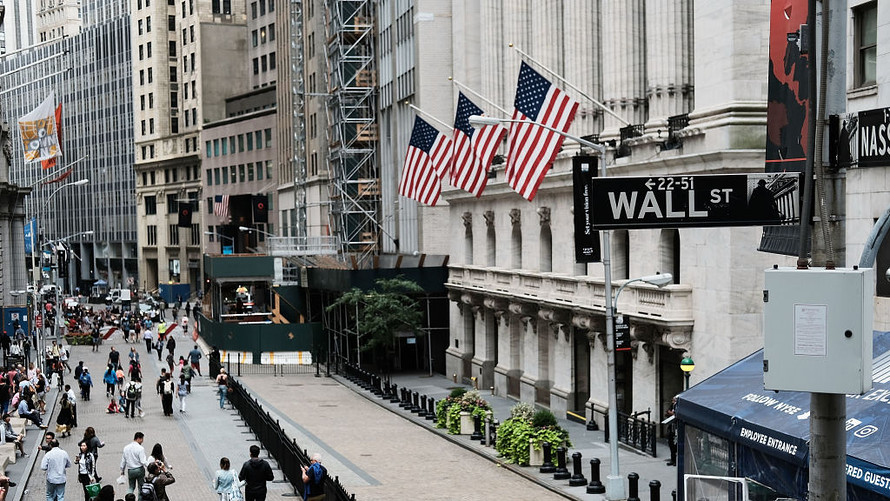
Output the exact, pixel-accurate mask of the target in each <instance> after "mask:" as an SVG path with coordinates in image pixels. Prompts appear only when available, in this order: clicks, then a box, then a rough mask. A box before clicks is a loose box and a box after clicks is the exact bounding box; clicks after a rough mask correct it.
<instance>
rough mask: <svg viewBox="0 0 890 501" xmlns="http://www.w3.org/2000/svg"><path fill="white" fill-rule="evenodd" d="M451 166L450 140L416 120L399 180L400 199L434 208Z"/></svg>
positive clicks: (423, 121) (418, 119)
mask: <svg viewBox="0 0 890 501" xmlns="http://www.w3.org/2000/svg"><path fill="white" fill-rule="evenodd" d="M450 166H451V139H448V137H447V136H446V135H445V134H442V133H441V132H439V131H438V130H436V129H435V128H434V127H433V126H432V125H430V124H428V123H427V122H426V121H425V120H424V119H422V118H420V117H416V118H415V119H414V130H412V131H411V141H410V142H409V143H408V153H407V154H406V155H405V166H404V167H403V168H402V178H401V179H400V180H399V195H402V196H405V197H408V198H411V199H413V200H417V201H418V202H420V203H424V204H426V205H436V203H437V202H438V201H439V195H440V194H441V193H442V184H441V180H442V179H444V178H445V175H446V174H447V173H448V168H449V167H450Z"/></svg>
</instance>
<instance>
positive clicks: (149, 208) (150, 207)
mask: <svg viewBox="0 0 890 501" xmlns="http://www.w3.org/2000/svg"><path fill="white" fill-rule="evenodd" d="M143 174H145V173H144V172H143ZM157 213H158V199H157V197H155V196H154V195H151V196H147V197H145V215H146V216H153V215H155V214H157Z"/></svg>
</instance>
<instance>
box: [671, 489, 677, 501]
mask: <svg viewBox="0 0 890 501" xmlns="http://www.w3.org/2000/svg"><path fill="white" fill-rule="evenodd" d="M671 499H672V500H673V501H677V489H674V490H672V491H671Z"/></svg>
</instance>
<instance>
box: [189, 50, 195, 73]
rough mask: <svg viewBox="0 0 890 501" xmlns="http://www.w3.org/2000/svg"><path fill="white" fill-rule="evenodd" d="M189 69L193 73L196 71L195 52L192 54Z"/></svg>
mask: <svg viewBox="0 0 890 501" xmlns="http://www.w3.org/2000/svg"><path fill="white" fill-rule="evenodd" d="M189 69H190V70H191V71H193V72H194V71H195V53H194V52H192V54H191V64H190V65H189Z"/></svg>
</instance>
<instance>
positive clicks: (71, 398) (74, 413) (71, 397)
mask: <svg viewBox="0 0 890 501" xmlns="http://www.w3.org/2000/svg"><path fill="white" fill-rule="evenodd" d="M65 394H66V395H68V401H69V402H71V427H72V428H77V398H76V397H75V396H74V390H72V389H71V385H70V384H66V385H65Z"/></svg>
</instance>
